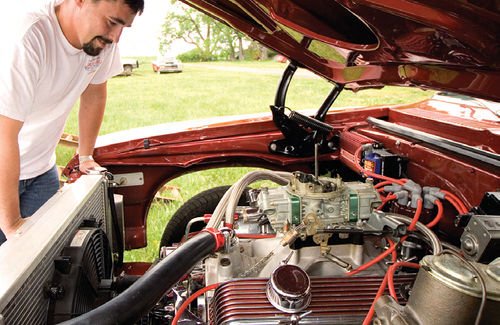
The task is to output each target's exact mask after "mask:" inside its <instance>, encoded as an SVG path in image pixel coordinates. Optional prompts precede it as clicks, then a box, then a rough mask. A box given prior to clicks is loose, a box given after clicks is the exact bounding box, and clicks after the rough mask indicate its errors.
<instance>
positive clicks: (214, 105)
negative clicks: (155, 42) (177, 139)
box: [56, 57, 433, 261]
mask: <svg viewBox="0 0 500 325" xmlns="http://www.w3.org/2000/svg"><path fill="white" fill-rule="evenodd" d="M138 59H139V64H140V66H139V68H138V69H134V70H133V73H132V75H131V76H129V77H121V76H118V77H115V78H112V79H111V80H109V81H108V103H107V107H106V113H105V116H104V121H103V125H102V127H101V131H100V134H107V133H111V132H116V131H120V130H126V129H130V128H135V127H142V126H147V125H154V124H159V123H166V122H174V121H181V120H191V119H198V118H205V117H213V116H222V115H231V114H247V113H257V112H267V111H269V105H270V104H272V103H274V96H275V91H276V88H277V85H278V82H279V79H280V76H279V75H268V74H257V73H249V72H245V73H243V72H229V71H221V70H213V69H207V68H204V67H202V66H201V65H197V64H188V65H186V66H185V67H184V71H183V72H182V73H173V74H156V73H154V72H153V70H152V66H151V61H152V60H153V59H154V58H149V57H141V58H138ZM203 64H214V65H217V66H223V65H229V66H233V67H234V66H243V67H251V68H259V67H262V68H266V69H269V68H282V69H284V68H285V64H282V63H277V62H272V61H268V62H213V63H203ZM331 88H332V85H331V84H330V83H328V82H327V81H325V80H323V79H311V78H294V80H293V81H292V84H291V86H290V89H289V91H288V95H287V99H286V105H287V106H288V107H290V108H292V109H294V110H298V109H307V108H317V107H319V106H320V105H321V103H322V101H323V99H324V98H325V97H326V96H327V94H328V93H329V92H330V90H331ZM432 94H433V92H430V91H427V92H426V91H422V90H419V89H412V88H396V87H385V88H383V89H378V90H364V91H360V92H357V93H353V92H350V91H344V92H342V93H341V95H340V96H339V98H338V99H337V101H336V102H335V103H334V105H333V106H360V105H382V104H401V103H409V102H416V101H419V100H422V99H424V98H428V97H430V96H432ZM77 111H78V103H77V105H75V109H73V111H72V113H71V114H70V117H69V118H68V121H67V124H66V128H65V132H67V133H71V134H78V125H77V116H78V112H77ZM73 153H74V150H72V149H69V148H66V147H62V146H59V147H58V148H57V151H56V154H57V164H58V165H63V166H64V165H66V163H67V161H68V160H69V159H70V158H71V157H72V156H73ZM249 170H250V169H248V168H226V169H224V170H222V171H221V170H211V171H203V172H198V173H194V174H189V175H185V176H183V177H180V178H178V179H176V180H173V181H172V182H171V183H170V185H175V186H178V187H180V190H181V195H182V198H183V200H182V201H176V202H174V203H163V202H157V203H155V204H154V205H153V207H152V209H151V210H150V214H149V217H148V225H147V227H148V247H146V248H143V249H139V250H134V251H132V252H127V253H126V255H125V258H126V260H127V261H152V260H153V259H154V258H155V257H156V255H157V252H158V244H159V241H160V239H161V235H162V233H163V229H164V227H165V225H166V223H167V221H168V218H169V217H170V216H171V215H172V214H173V213H174V212H175V210H176V209H177V208H178V207H179V206H180V205H181V204H182V203H183V202H185V201H186V200H187V199H189V198H190V197H192V196H193V195H195V194H196V193H199V192H201V191H203V190H205V189H208V188H211V187H214V186H218V185H224V184H232V183H234V182H235V181H236V180H237V179H238V178H239V177H241V176H242V175H244V174H245V173H246V172H248V171H249Z"/></svg>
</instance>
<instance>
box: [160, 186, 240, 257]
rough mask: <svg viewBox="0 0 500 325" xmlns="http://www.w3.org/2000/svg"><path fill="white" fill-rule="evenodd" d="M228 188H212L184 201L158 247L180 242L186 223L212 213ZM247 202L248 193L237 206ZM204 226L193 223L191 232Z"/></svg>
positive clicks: (199, 223)
mask: <svg viewBox="0 0 500 325" xmlns="http://www.w3.org/2000/svg"><path fill="white" fill-rule="evenodd" d="M229 187H230V186H229V185H224V186H218V187H214V188H211V189H208V190H206V191H203V192H201V193H198V194H196V195H195V196H193V197H192V198H190V199H189V200H188V201H186V203H184V204H183V205H182V206H181V207H180V208H179V209H178V210H177V211H176V212H175V213H174V215H173V216H172V218H170V221H169V222H168V223H167V226H166V227H165V230H164V231H163V236H162V237H161V241H160V247H163V246H172V244H174V243H178V242H180V241H181V240H182V237H183V236H184V232H185V230H186V226H187V224H188V222H189V221H190V220H191V219H194V218H197V217H203V216H204V215H205V214H211V213H212V212H214V210H215V208H216V207H217V204H218V203H219V201H220V200H221V199H222V196H224V193H226V191H227V190H228V189H229ZM248 202H249V199H248V192H244V193H243V195H242V197H241V198H240V202H238V204H240V205H246V204H248ZM205 225H206V224H205V223H204V222H195V223H194V224H193V225H192V226H191V231H192V232H196V231H200V230H202V229H203V228H205Z"/></svg>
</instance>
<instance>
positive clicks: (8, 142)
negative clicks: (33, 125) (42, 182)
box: [0, 115, 24, 239]
mask: <svg viewBox="0 0 500 325" xmlns="http://www.w3.org/2000/svg"><path fill="white" fill-rule="evenodd" d="M22 126H23V122H21V121H17V120H14V119H11V118H8V117H6V116H3V115H0V157H1V158H0V175H1V176H0V228H1V229H2V231H3V233H4V234H5V236H6V237H7V239H8V238H9V236H10V235H12V234H14V233H15V231H16V230H17V229H18V228H19V227H21V225H22V224H23V222H24V220H23V219H21V214H20V211H19V191H18V188H19V164H20V162H19V143H18V141H17V137H18V135H19V131H20V130H21V127H22Z"/></svg>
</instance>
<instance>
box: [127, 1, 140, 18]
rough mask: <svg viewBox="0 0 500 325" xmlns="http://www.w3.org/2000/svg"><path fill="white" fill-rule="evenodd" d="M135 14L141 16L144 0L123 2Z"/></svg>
mask: <svg viewBox="0 0 500 325" xmlns="http://www.w3.org/2000/svg"><path fill="white" fill-rule="evenodd" d="M123 2H125V3H126V4H127V5H128V6H129V7H130V9H132V11H133V12H135V13H136V14H139V15H140V14H142V12H143V10H144V0H123Z"/></svg>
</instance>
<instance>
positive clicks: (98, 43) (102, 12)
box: [77, 0, 135, 56]
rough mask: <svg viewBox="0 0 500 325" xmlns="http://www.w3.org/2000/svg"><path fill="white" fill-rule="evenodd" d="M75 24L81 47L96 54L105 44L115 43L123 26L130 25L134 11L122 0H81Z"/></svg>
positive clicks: (89, 52)
mask: <svg viewBox="0 0 500 325" xmlns="http://www.w3.org/2000/svg"><path fill="white" fill-rule="evenodd" d="M80 9H81V10H80V15H79V19H78V20H79V21H78V24H77V28H78V35H79V39H80V43H81V45H82V49H83V51H84V52H85V53H87V54H88V55H92V56H96V55H98V54H99V53H101V51H102V50H103V49H104V47H105V46H106V45H107V44H111V43H113V42H115V43H117V42H118V40H119V39H120V36H121V33H122V30H123V28H124V27H130V26H131V25H132V22H133V21H134V18H135V13H134V12H133V11H132V10H131V9H130V8H129V7H128V6H127V5H126V4H125V3H124V2H123V0H116V1H109V0H100V1H98V2H94V1H92V0H83V1H82V2H81V7H80Z"/></svg>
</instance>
